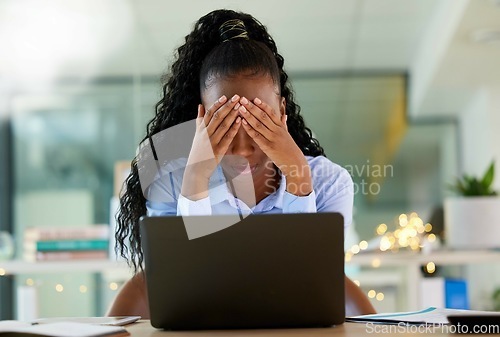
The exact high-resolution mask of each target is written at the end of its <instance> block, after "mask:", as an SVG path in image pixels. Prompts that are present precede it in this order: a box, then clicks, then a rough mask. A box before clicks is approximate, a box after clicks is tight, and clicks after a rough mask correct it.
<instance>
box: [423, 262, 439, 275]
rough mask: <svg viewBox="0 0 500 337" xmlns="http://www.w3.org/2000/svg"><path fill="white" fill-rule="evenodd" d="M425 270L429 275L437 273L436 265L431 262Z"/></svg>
mask: <svg viewBox="0 0 500 337" xmlns="http://www.w3.org/2000/svg"><path fill="white" fill-rule="evenodd" d="M425 270H426V271H427V272H428V273H429V274H433V273H434V272H435V271H436V265H435V264H434V262H429V263H427V264H426V265H425Z"/></svg>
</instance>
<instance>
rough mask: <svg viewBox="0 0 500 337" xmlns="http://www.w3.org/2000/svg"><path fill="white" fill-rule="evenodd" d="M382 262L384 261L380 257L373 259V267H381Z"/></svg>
mask: <svg viewBox="0 0 500 337" xmlns="http://www.w3.org/2000/svg"><path fill="white" fill-rule="evenodd" d="M381 263H382V262H381V261H380V259H379V258H375V259H373V261H372V267H373V268H378V267H380V264H381Z"/></svg>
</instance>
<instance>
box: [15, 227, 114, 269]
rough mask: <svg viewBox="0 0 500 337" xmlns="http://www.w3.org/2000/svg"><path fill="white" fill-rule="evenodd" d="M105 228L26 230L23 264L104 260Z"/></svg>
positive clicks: (38, 228)
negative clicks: (24, 261) (48, 261)
mask: <svg viewBox="0 0 500 337" xmlns="http://www.w3.org/2000/svg"><path fill="white" fill-rule="evenodd" d="M109 235H110V233H109V226H108V225H94V226H88V227H54V228H49V227H29V228H27V229H25V231H24V254H23V256H24V259H25V260H27V261H47V260H79V259H107V258H108V247H109Z"/></svg>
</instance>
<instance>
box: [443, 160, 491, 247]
mask: <svg viewBox="0 0 500 337" xmlns="http://www.w3.org/2000/svg"><path fill="white" fill-rule="evenodd" d="M494 175H495V162H494V161H493V162H492V163H491V164H490V166H489V167H488V169H487V170H486V172H485V174H484V175H483V177H482V178H477V177H472V176H469V175H464V176H463V177H462V178H457V180H456V182H455V184H453V185H451V186H450V187H451V188H452V189H453V190H454V191H455V192H456V193H457V194H459V196H457V197H452V198H447V199H446V200H445V202H444V224H445V237H446V245H447V246H448V247H451V248H461V249H463V248H466V249H470V248H473V249H476V248H498V247H500V198H499V197H498V196H497V192H496V191H494V190H493V187H492V186H493V180H494Z"/></svg>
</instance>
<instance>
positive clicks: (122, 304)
mask: <svg viewBox="0 0 500 337" xmlns="http://www.w3.org/2000/svg"><path fill="white" fill-rule="evenodd" d="M106 316H141V317H142V318H144V319H149V317H150V316H149V301H148V291H147V287H146V280H145V276H144V272H142V271H141V272H139V273H137V274H136V275H134V276H133V277H132V278H131V279H130V280H128V281H127V282H125V284H124V285H123V287H122V288H121V289H120V291H119V292H118V294H117V295H116V297H115V300H114V301H113V303H112V304H111V307H110V308H109V310H108V312H107V313H106Z"/></svg>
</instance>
